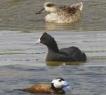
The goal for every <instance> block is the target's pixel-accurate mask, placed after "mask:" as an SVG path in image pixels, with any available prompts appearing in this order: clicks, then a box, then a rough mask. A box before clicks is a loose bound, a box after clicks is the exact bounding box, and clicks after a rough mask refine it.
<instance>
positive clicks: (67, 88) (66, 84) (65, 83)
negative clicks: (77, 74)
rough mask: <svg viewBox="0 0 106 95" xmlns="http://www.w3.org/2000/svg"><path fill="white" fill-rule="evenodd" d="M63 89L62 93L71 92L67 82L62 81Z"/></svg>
mask: <svg viewBox="0 0 106 95" xmlns="http://www.w3.org/2000/svg"><path fill="white" fill-rule="evenodd" d="M63 89H64V91H68V90H71V89H72V88H71V86H70V85H69V83H68V82H67V81H64V85H63Z"/></svg>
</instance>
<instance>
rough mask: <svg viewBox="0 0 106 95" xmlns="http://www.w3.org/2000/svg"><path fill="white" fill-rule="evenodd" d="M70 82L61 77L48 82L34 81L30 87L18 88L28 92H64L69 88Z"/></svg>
mask: <svg viewBox="0 0 106 95" xmlns="http://www.w3.org/2000/svg"><path fill="white" fill-rule="evenodd" d="M71 89H72V88H71V86H70V84H69V83H68V82H67V81H66V80H64V79H63V78H55V79H53V80H52V81H51V82H50V83H36V84H34V85H32V86H30V87H27V88H23V89H19V90H21V91H24V92H28V93H41V94H54V93H57V94H65V93H66V92H67V91H69V90H71Z"/></svg>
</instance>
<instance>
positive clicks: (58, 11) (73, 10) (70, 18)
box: [44, 2, 83, 23]
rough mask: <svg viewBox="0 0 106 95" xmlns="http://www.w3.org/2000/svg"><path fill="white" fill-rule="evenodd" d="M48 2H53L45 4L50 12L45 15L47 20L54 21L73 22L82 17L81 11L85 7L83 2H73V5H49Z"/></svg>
mask: <svg viewBox="0 0 106 95" xmlns="http://www.w3.org/2000/svg"><path fill="white" fill-rule="evenodd" d="M48 4H52V3H50V2H47V3H46V4H45V7H44V8H45V10H46V11H47V12H49V13H48V14H47V15H46V16H45V20H46V21H47V22H54V23H73V22H76V21H78V20H79V19H80V16H81V12H82V9H83V3H82V2H80V3H77V4H73V5H71V6H57V5H56V4H53V6H50V7H49V6H48Z"/></svg>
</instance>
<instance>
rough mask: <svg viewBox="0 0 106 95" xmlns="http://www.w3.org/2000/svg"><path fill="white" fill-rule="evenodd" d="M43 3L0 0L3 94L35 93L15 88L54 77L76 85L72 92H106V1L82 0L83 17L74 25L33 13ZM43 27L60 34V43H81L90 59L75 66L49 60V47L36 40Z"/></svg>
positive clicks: (81, 94) (0, 84)
mask: <svg viewBox="0 0 106 95" xmlns="http://www.w3.org/2000/svg"><path fill="white" fill-rule="evenodd" d="M51 1H54V2H57V3H58V4H69V2H77V1H69V0H65V1H61V0H51ZM44 2H45V1H43V0H0V30H1V31H0V95H32V94H29V93H24V92H19V91H14V89H19V88H23V87H25V86H29V85H31V84H33V83H37V82H50V81H51V79H53V78H55V77H63V78H65V79H67V80H68V81H69V83H70V84H71V85H72V87H73V90H72V92H67V94H66V95H70V93H72V95H106V45H105V43H106V31H105V30H106V27H105V24H106V19H105V15H106V11H105V9H106V1H105V0H83V2H84V11H83V16H82V18H81V20H80V21H79V22H78V23H75V24H73V25H55V24H47V23H45V22H44V20H43V17H44V15H45V14H42V15H35V12H36V11H38V10H39V9H40V8H41V7H42V4H43V3H44ZM96 10H97V11H96ZM11 30H12V31H11ZM17 30H18V31H17ZM52 30H53V31H52ZM91 30H92V31H91ZM97 30H99V31H97ZM44 31H47V32H48V33H50V34H51V35H52V36H53V37H54V38H55V39H56V41H57V43H58V45H59V47H60V48H62V47H69V46H72V45H74V46H77V47H79V48H80V49H81V50H83V51H84V52H85V53H86V54H87V57H88V60H87V62H85V63H83V64H79V65H75V66H74V65H65V63H63V64H58V65H59V66H51V64H47V63H46V62H45V56H46V53H47V48H46V47H45V46H44V45H37V44H35V42H36V40H37V39H38V38H39V37H40V35H41V34H42V32H44ZM56 64H57V63H56ZM56 64H55V65H56ZM52 65H53V64H52ZM36 95H37V94H36Z"/></svg>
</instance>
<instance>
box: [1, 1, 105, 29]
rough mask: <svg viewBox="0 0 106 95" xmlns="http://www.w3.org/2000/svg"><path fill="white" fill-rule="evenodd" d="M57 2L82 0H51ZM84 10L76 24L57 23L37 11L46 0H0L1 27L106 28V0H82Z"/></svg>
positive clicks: (66, 2)
mask: <svg viewBox="0 0 106 95" xmlns="http://www.w3.org/2000/svg"><path fill="white" fill-rule="evenodd" d="M46 1H47V0H46ZM49 1H52V2H56V3H57V4H62V5H63V4H66V5H70V4H72V3H76V2H79V1H80V0H64V1H61V0H49ZM81 1H83V3H84V10H83V14H82V17H81V20H80V21H79V22H77V23H75V24H72V25H71V24H68V25H57V24H52V23H51V24H50V23H49V24H48V23H45V22H44V16H45V15H46V13H43V14H41V15H36V14H35V13H36V12H37V11H39V10H40V9H41V8H42V7H43V3H44V2H45V0H0V29H10V30H23V31H25V30H27V31H28V30H29V31H30V30H46V31H47V30H48V31H49V30H78V31H79V30H80V31H85V30H86V31H87V30H88V31H94V30H95V31H96V30H97V31H101V30H106V27H105V25H106V19H105V17H106V11H105V10H106V0H81ZM69 3H70V4H69Z"/></svg>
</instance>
